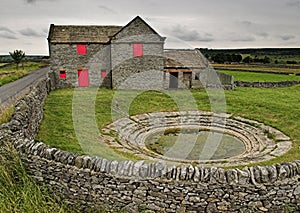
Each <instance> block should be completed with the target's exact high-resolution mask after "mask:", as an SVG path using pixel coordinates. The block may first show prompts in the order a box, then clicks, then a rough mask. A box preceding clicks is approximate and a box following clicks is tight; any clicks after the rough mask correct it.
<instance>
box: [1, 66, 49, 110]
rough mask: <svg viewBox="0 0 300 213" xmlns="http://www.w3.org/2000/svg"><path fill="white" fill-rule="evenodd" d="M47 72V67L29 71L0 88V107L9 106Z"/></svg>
mask: <svg viewBox="0 0 300 213" xmlns="http://www.w3.org/2000/svg"><path fill="white" fill-rule="evenodd" d="M49 70H50V69H49V68H48V67H47V68H43V69H40V70H36V71H31V72H30V73H29V74H28V75H27V76H25V77H23V78H21V79H19V80H17V81H14V82H11V83H8V84H5V85H3V86H2V87H0V106H1V105H4V104H5V105H9V104H11V103H12V101H13V100H14V99H15V98H17V97H19V96H21V95H23V94H24V93H25V92H26V89H27V88H29V87H30V86H31V85H32V84H33V83H34V82H36V81H37V80H39V79H41V78H43V77H45V76H46V75H47V73H48V71H49Z"/></svg>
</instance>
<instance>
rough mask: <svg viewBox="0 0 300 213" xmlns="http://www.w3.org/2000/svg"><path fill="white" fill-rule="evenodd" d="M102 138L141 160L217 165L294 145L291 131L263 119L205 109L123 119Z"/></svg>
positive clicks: (248, 161) (263, 158)
mask: <svg viewBox="0 0 300 213" xmlns="http://www.w3.org/2000/svg"><path fill="white" fill-rule="evenodd" d="M101 137H102V140H103V141H105V142H106V143H107V144H108V145H109V146H111V148H112V149H114V150H118V152H124V153H126V154H131V155H134V156H136V157H139V158H141V159H145V160H153V161H156V160H160V161H161V160H162V161H166V162H170V163H188V164H190V163H196V164H209V165H214V166H233V165H246V164H251V163H256V162H262V161H266V160H270V159H273V158H276V157H278V156H280V155H283V154H285V153H286V152H288V151H289V150H290V149H291V148H292V142H291V141H290V138H289V137H288V136H286V135H284V134H283V133H282V132H280V131H278V130H277V129H274V128H272V127H270V126H266V125H265V124H263V123H259V122H257V121H253V120H249V119H245V118H241V117H238V116H232V115H230V114H225V113H222V114H216V113H213V112H205V111H185V112H156V113H147V114H141V115H135V116H130V117H126V118H121V119H119V120H116V121H114V122H113V123H112V124H110V125H108V126H106V127H105V128H103V129H102V130H101Z"/></svg>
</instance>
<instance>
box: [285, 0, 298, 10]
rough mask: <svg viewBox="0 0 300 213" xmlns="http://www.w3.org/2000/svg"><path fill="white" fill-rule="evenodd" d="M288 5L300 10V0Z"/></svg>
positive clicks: (290, 0) (291, 1) (292, 1)
mask: <svg viewBox="0 0 300 213" xmlns="http://www.w3.org/2000/svg"><path fill="white" fill-rule="evenodd" d="M286 4H287V5H288V6H290V7H298V8H300V0H289V1H288V2H287V3H286Z"/></svg>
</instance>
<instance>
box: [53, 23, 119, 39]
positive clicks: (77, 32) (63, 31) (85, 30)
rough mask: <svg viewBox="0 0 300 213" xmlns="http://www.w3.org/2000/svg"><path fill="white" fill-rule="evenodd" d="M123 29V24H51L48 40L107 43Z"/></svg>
mask: <svg viewBox="0 0 300 213" xmlns="http://www.w3.org/2000/svg"><path fill="white" fill-rule="evenodd" d="M121 29H122V27H121V26H94V25H92V26H74V25H54V24H52V25H51V26H50V31H49V36H48V40H49V42H53V43H88V42H90V43H92V42H94V43H107V42H109V41H110V37H111V36H113V35H115V34H116V33H117V32H119V31H120V30H121Z"/></svg>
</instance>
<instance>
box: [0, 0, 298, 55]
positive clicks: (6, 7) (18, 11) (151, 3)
mask: <svg viewBox="0 0 300 213" xmlns="http://www.w3.org/2000/svg"><path fill="white" fill-rule="evenodd" d="M137 15H139V16H141V17H142V18H143V19H144V20H145V21H146V22H148V23H149V24H150V26H152V27H153V28H154V29H155V30H156V31H157V32H158V33H159V34H160V35H162V36H166V37H167V42H166V48H195V47H201V48H252V47H255V48H258V47H300V0H1V3H0V44H1V45H0V54H8V52H10V51H13V50H15V49H21V50H23V51H25V52H26V54H42V55H48V44H47V35H48V30H49V26H50V24H51V23H54V24H57V25H69V24H71V25H121V26H124V25H126V24H127V23H128V22H129V21H131V20H132V19H133V18H134V17H135V16H137Z"/></svg>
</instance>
